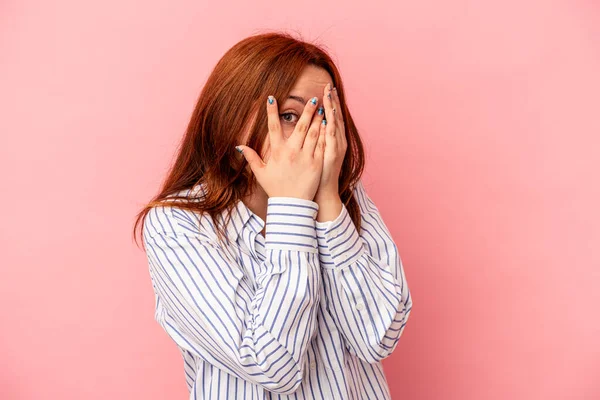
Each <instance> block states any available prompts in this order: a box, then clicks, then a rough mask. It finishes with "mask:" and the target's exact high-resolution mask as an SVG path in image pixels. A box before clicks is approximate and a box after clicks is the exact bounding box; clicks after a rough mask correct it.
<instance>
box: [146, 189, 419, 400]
mask: <svg viewBox="0 0 600 400" xmlns="http://www.w3.org/2000/svg"><path fill="white" fill-rule="evenodd" d="M199 189H202V188H201V187H200V185H197V186H196V187H194V188H192V189H190V190H186V191H182V192H181V193H180V194H185V195H186V196H188V197H194V196H195V194H196V193H198V190H199ZM353 192H354V196H355V197H356V199H357V201H358V203H359V205H360V211H361V218H362V226H361V229H360V232H358V231H357V230H356V227H355V226H354V224H353V222H352V219H351V218H350V214H349V213H348V211H347V209H346V206H345V205H342V211H341V213H340V214H339V216H338V217H337V218H335V219H334V220H333V221H327V222H318V221H316V215H317V212H318V204H317V203H316V202H314V201H310V200H305V199H299V198H293V197H270V198H269V199H268V207H267V217H266V230H265V236H263V235H262V234H261V233H260V232H261V231H262V230H263V228H264V227H265V221H263V220H262V218H260V217H259V216H258V215H256V214H254V213H253V212H252V211H251V210H250V209H249V208H248V207H247V206H246V205H245V204H244V203H243V202H242V201H238V203H237V204H236V206H235V208H234V209H233V213H232V220H231V222H230V223H229V224H228V225H227V226H226V232H227V236H228V237H229V238H230V240H231V243H232V245H227V246H224V245H221V244H220V243H218V242H217V236H216V234H215V228H214V221H213V220H212V219H211V218H210V217H209V216H208V214H206V215H205V216H204V217H203V218H202V219H201V220H200V219H199V218H198V215H197V214H196V213H194V212H191V211H187V210H183V209H181V208H177V207H176V206H175V205H173V206H162V207H155V208H153V209H152V210H151V211H150V212H149V213H148V215H147V216H146V219H145V224H144V231H143V237H144V243H145V245H146V249H147V253H146V254H147V257H148V263H149V271H150V277H151V280H152V286H153V289H154V293H155V315H154V317H155V319H156V321H157V322H158V323H159V324H160V326H161V327H162V328H163V329H164V330H165V331H166V333H167V334H168V335H169V336H170V337H171V338H172V339H173V341H175V343H176V344H177V346H178V348H179V350H180V352H181V354H182V356H183V361H184V363H183V364H184V371H185V377H186V383H187V387H188V389H189V391H190V397H189V398H190V399H354V400H362V399H389V398H390V393H389V388H388V385H387V381H386V378H385V375H384V372H383V369H382V364H381V360H382V359H383V358H385V357H387V356H389V355H390V354H391V353H392V351H393V350H394V349H395V348H396V345H397V344H398V340H399V338H400V336H401V334H402V331H403V330H404V327H405V325H406V322H407V319H408V316H409V314H410V310H411V307H412V300H411V296H410V292H409V289H408V286H407V283H406V279H405V275H404V270H403V266H402V261H401V259H400V255H399V254H398V248H397V246H396V244H395V243H394V241H393V239H392V237H391V235H390V232H389V230H388V229H387V227H386V225H385V224H384V222H383V220H382V218H381V216H380V214H379V211H378V209H377V207H376V206H375V204H374V203H373V201H372V200H371V199H370V198H369V197H368V196H367V194H366V192H365V189H364V187H363V185H362V181H359V183H358V184H357V185H356V186H355V188H354V189H353ZM225 216H226V214H225V212H223V213H222V214H221V215H220V218H221V221H223V222H224V221H225Z"/></svg>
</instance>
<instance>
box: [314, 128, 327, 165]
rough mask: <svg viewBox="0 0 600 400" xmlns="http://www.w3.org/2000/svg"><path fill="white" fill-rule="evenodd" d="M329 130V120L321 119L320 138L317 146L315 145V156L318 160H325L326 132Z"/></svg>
mask: <svg viewBox="0 0 600 400" xmlns="http://www.w3.org/2000/svg"><path fill="white" fill-rule="evenodd" d="M326 130H327V120H326V119H323V120H321V124H320V125H319V139H318V141H317V146H316V147H315V153H314V157H315V159H316V160H318V161H320V162H323V157H324V154H325V134H326Z"/></svg>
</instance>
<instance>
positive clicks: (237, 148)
mask: <svg viewBox="0 0 600 400" xmlns="http://www.w3.org/2000/svg"><path fill="white" fill-rule="evenodd" d="M235 149H236V150H237V151H239V152H240V153H241V152H242V151H243V150H242V148H241V147H240V146H235Z"/></svg>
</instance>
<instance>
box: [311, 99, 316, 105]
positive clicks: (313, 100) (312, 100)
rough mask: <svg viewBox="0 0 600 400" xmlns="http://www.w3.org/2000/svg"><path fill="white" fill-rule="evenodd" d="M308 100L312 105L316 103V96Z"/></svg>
mask: <svg viewBox="0 0 600 400" xmlns="http://www.w3.org/2000/svg"><path fill="white" fill-rule="evenodd" d="M310 102H311V103H313V105H315V104H317V98H316V97H313V98H312V99H310Z"/></svg>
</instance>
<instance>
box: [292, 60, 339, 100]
mask: <svg viewBox="0 0 600 400" xmlns="http://www.w3.org/2000/svg"><path fill="white" fill-rule="evenodd" d="M328 83H333V80H332V79H331V75H329V72H327V71H325V70H324V69H323V68H320V67H316V66H314V65H307V66H306V67H305V68H304V70H302V73H301V74H300V76H299V77H298V79H297V80H296V82H295V83H294V87H293V88H292V94H293V93H294V92H307V91H310V92H312V91H323V88H324V87H325V85H327V84H328Z"/></svg>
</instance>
